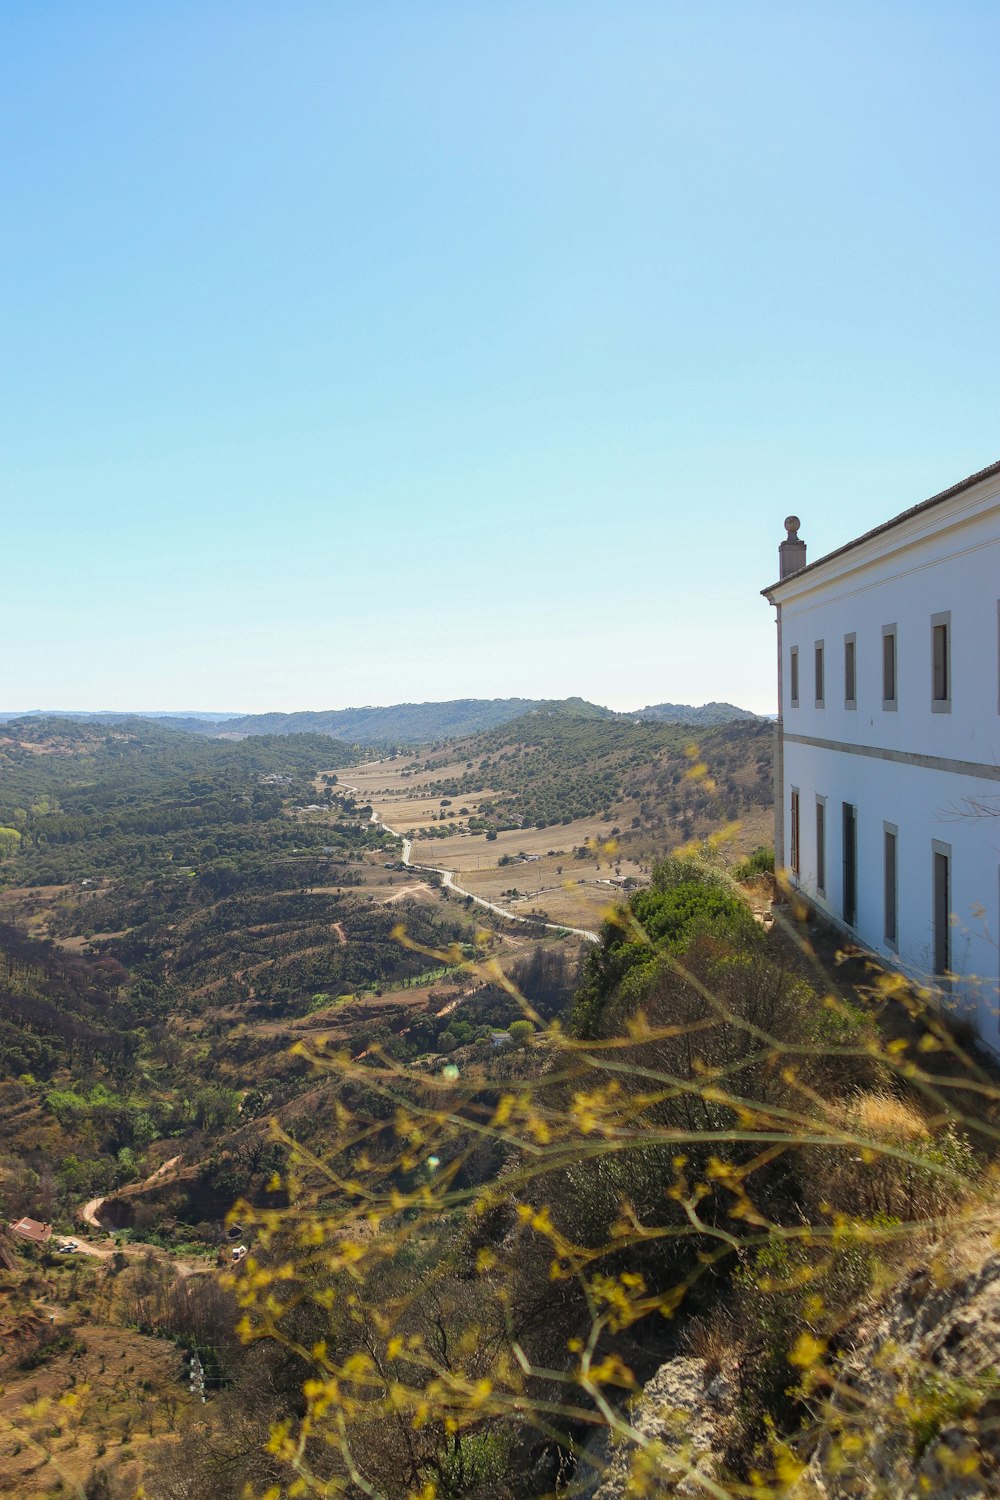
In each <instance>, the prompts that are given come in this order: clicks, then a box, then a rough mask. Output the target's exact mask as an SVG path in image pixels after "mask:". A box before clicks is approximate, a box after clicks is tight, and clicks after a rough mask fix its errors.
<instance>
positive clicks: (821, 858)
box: [816, 797, 826, 896]
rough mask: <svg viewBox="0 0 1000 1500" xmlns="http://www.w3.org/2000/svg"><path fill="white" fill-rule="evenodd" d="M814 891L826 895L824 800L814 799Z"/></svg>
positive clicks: (820, 798)
mask: <svg viewBox="0 0 1000 1500" xmlns="http://www.w3.org/2000/svg"><path fill="white" fill-rule="evenodd" d="M816 889H817V891H818V892H819V894H820V895H821V896H825V895H826V798H825V797H817V798H816Z"/></svg>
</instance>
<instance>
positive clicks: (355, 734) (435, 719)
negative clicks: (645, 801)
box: [0, 697, 760, 745]
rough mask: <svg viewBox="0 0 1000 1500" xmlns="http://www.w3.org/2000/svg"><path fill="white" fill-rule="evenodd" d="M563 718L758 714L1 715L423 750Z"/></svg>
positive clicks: (523, 710)
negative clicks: (520, 723)
mask: <svg viewBox="0 0 1000 1500" xmlns="http://www.w3.org/2000/svg"><path fill="white" fill-rule="evenodd" d="M533 713H537V714H563V715H565V716H567V717H569V718H575V719H618V720H622V721H627V722H631V723H636V724H637V723H642V722H643V721H647V720H655V721H657V722H659V723H668V724H690V725H692V726H702V727H704V726H708V725H715V724H730V723H733V722H734V721H736V720H756V719H758V718H759V717H760V715H759V714H754V713H751V712H750V711H749V710H748V709H745V708H736V707H735V706H734V705H733V704H732V703H706V704H703V705H702V706H701V707H694V706H693V705H691V704H686V703H654V704H651V705H650V706H649V707H648V708H643V709H637V710H635V711H634V712H630V713H623V714H619V713H616V712H615V711H614V710H613V709H610V708H603V707H602V706H601V705H600V704H597V703H588V702H587V700H586V699H585V698H579V697H572V698H556V699H545V698H453V699H450V700H448V701H446V702H441V703H395V704H391V705H388V706H385V707H376V706H372V705H369V706H366V707H363V708H337V709H325V710H324V709H320V710H302V711H300V712H297V713H267V714H234V715H231V716H227V715H224V714H219V713H188V714H182V713H170V714H167V713H163V714H153V713H145V714H125V713H119V714H116V713H110V712H97V713H94V712H91V713H62V712H52V713H45V714H43V713H42V712H41V711H40V710H35V711H33V712H31V713H29V714H13V713H0V723H5V722H10V721H11V720H13V719H40V718H52V719H55V718H60V719H63V718H66V719H76V720H77V721H79V722H81V723H94V722H98V723H121V722H122V720H125V719H132V720H135V719H142V720H144V721H145V722H147V723H153V724H158V725H160V726H162V727H163V728H165V729H172V730H176V731H181V732H183V733H185V734H193V735H201V736H206V737H208V738H210V739H246V738H248V737H249V736H251V735H262V734H279V735H285V734H320V735H326V736H328V737H330V738H332V739H337V740H345V741H346V742H347V743H348V744H352V745H387V744H397V745H426V744H430V743H432V742H435V741H438V740H451V739H460V738H462V737H464V736H466V735H472V734H481V733H483V732H484V731H485V730H488V729H495V728H497V727H498V726H499V725H501V724H507V723H510V722H511V721H512V720H514V719H518V718H520V717H521V716H522V715H524V714H533Z"/></svg>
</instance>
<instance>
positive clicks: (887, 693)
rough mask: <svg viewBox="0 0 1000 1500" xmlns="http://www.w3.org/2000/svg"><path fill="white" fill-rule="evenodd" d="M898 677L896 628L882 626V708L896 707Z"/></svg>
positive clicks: (893, 626)
mask: <svg viewBox="0 0 1000 1500" xmlns="http://www.w3.org/2000/svg"><path fill="white" fill-rule="evenodd" d="M897 675H898V664H897V661H896V627H895V625H883V626H882V707H883V708H888V709H894V708H895V707H896V678H897Z"/></svg>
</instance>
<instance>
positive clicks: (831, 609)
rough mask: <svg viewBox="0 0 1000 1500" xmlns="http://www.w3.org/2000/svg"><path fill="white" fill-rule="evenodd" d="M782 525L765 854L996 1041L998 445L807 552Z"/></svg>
mask: <svg viewBox="0 0 1000 1500" xmlns="http://www.w3.org/2000/svg"><path fill="white" fill-rule="evenodd" d="M785 525H786V530H787V531H788V536H787V538H786V540H785V541H784V542H783V543H782V545H781V548H780V554H781V567H780V571H781V579H780V581H779V582H778V583H775V584H772V586H771V587H770V588H767V589H764V591H763V592H764V596H765V598H767V599H769V600H770V601H771V603H772V604H774V605H776V606H777V611H778V620H777V624H778V703H779V718H778V754H777V765H776V776H775V786H776V796H775V825H776V827H775V834H776V840H775V859H776V862H777V864H778V866H779V868H780V867H782V866H783V867H785V868H786V869H787V871H788V872H789V875H790V879H791V881H792V883H793V884H794V885H796V886H797V887H798V888H799V889H800V890H801V892H802V894H803V896H804V897H805V898H806V899H807V900H808V901H809V902H810V903H811V904H812V905H813V906H814V907H815V908H816V909H817V910H818V911H820V912H821V913H823V914H825V915H826V916H827V917H828V918H829V919H830V920H831V921H833V922H834V923H835V924H837V925H838V926H839V927H841V928H843V929H845V930H846V931H847V932H848V933H849V934H850V935H852V936H853V937H854V938H855V940H856V941H857V942H859V943H860V944H862V945H863V946H864V947H866V948H868V949H871V950H873V951H874V952H875V953H876V954H878V955H879V956H880V957H881V958H882V959H884V960H885V961H887V962H888V963H891V964H893V965H895V966H897V967H898V968H900V969H902V970H904V971H906V972H908V973H909V974H911V975H913V976H914V977H916V978H917V979H919V980H920V981H922V982H925V983H926V982H929V981H931V980H932V979H933V980H934V982H935V983H937V984H938V985H940V986H941V987H942V988H943V989H947V988H950V989H952V991H953V993H954V994H955V997H956V999H957V1000H959V1001H960V1002H961V1003H962V1004H963V1006H964V1007H966V1008H967V1009H968V1010H969V1011H972V1012H975V1016H976V1021H977V1025H978V1028H979V1031H980V1034H981V1036H982V1038H983V1040H984V1041H986V1042H988V1043H989V1044H990V1046H992V1047H993V1048H995V1049H998V1048H1000V1027H998V1020H997V985H998V976H1000V962H998V946H997V938H998V933H1000V463H997V464H994V465H992V466H991V467H990V468H988V469H983V470H982V472H981V473H979V474H973V475H972V476H971V477H970V478H969V479H963V480H962V481H961V483H960V484H956V485H953V486H952V487H951V489H948V490H944V491H943V492H942V493H941V494H940V495H934V496H932V498H931V499H930V500H925V501H923V502H922V503H921V504H919V505H915V506H913V508H912V509H911V510H907V511H904V512H903V514H902V515H899V516H896V517H895V518H894V519H893V520H891V521H887V522H886V523H885V524H884V525H882V526H877V527H876V528H875V529H874V530H873V531H869V532H868V533H866V535H864V536H861V537H858V538H857V539H856V540H855V541H853V542H848V543H847V545H846V546H843V547H840V548H838V549H837V550H836V551H835V552H831V553H829V554H828V555H827V556H826V557H823V558H820V559H819V561H818V562H813V563H809V564H808V565H807V564H806V552H805V543H804V542H802V541H800V540H799V538H798V535H797V533H798V527H799V522H798V520H797V518H796V517H794V516H791V517H789V519H788V520H787V521H786V523H785ZM779 789H780V796H779V795H778V791H779ZM945 976H954V978H951V979H947V978H945Z"/></svg>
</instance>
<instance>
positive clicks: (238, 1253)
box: [233, 1245, 247, 1266]
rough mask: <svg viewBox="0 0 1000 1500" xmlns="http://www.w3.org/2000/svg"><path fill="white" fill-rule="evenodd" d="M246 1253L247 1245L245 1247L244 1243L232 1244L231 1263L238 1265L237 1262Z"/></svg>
mask: <svg viewBox="0 0 1000 1500" xmlns="http://www.w3.org/2000/svg"><path fill="white" fill-rule="evenodd" d="M246 1253H247V1247H246V1245H234V1246H233V1265H234V1266H235V1265H238V1264H239V1262H240V1261H241V1260H242V1259H243V1257H244V1256H245V1255H246Z"/></svg>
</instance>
